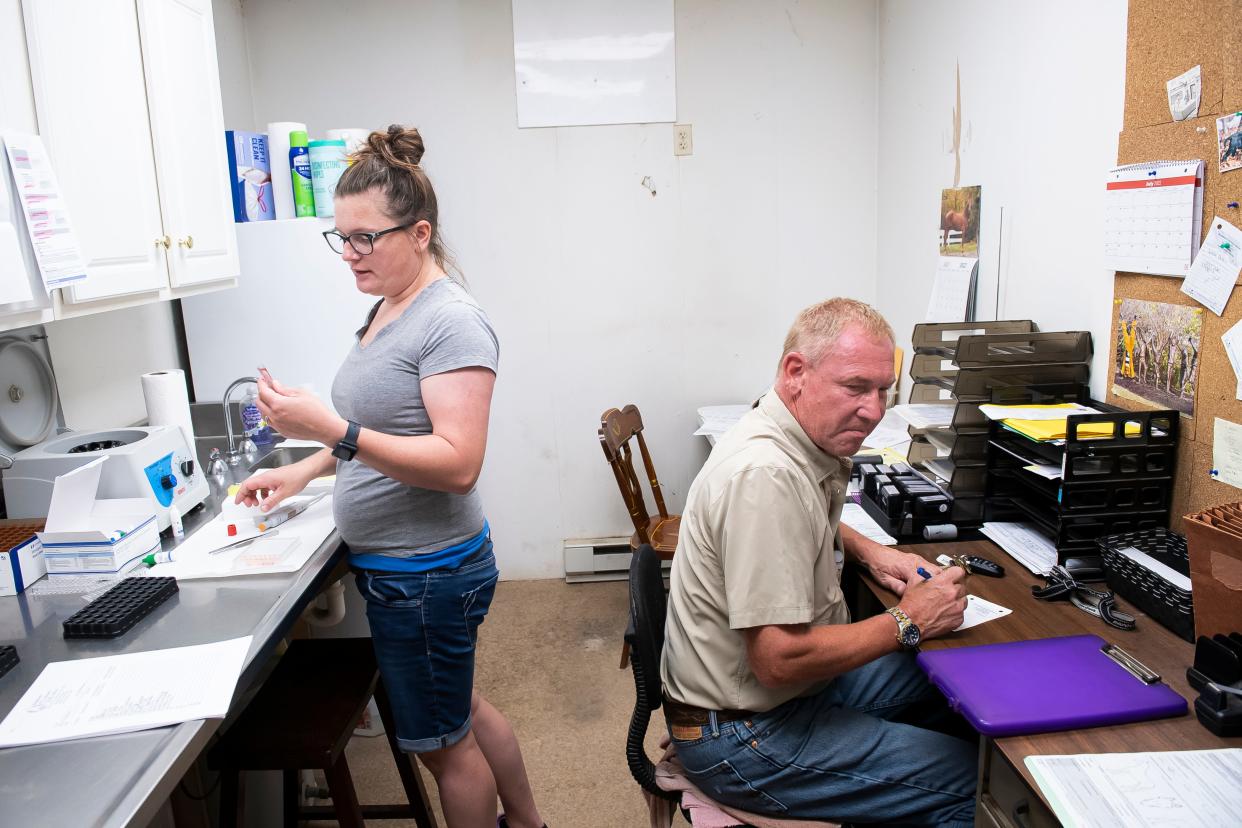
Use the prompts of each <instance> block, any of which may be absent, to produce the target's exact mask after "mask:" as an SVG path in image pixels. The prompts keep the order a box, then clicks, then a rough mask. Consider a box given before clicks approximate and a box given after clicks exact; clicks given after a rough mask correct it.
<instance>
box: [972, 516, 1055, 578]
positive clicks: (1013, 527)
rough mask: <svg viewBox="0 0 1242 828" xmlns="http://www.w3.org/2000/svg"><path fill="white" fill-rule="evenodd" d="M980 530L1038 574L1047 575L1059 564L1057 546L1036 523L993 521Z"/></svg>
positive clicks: (1016, 559)
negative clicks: (1036, 526)
mask: <svg viewBox="0 0 1242 828" xmlns="http://www.w3.org/2000/svg"><path fill="white" fill-rule="evenodd" d="M979 531H980V532H982V533H983V534H984V535H986V536H987V537H988V538H991V540H992V542H993V543H995V544H996V545H997V546H999V547H1000V548H1001V549H1003V550H1005V552H1007V553H1008V554H1009V557H1011V558H1013V559H1014V560H1015V561H1017V562H1018V563H1020V564H1022V565H1023V566H1025V567H1026V568H1027V569H1029V570H1030V571H1031V572H1034V573H1035V574H1036V575H1045V574H1047V572H1048V570H1050V569H1052V568H1053V567H1054V566H1056V565H1057V548H1056V546H1055V545H1054V544H1053V543H1052V541H1051V540H1049V539H1048V536H1047V535H1045V534H1044V533H1043V532H1041V531H1039V530H1038V529H1036V528H1035V526H1034V524H1030V523H997V522H991V523H985V524H983V526H982V527H980V529H979Z"/></svg>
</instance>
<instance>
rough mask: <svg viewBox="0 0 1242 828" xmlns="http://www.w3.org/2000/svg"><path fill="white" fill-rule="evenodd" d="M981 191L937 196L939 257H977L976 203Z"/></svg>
mask: <svg viewBox="0 0 1242 828" xmlns="http://www.w3.org/2000/svg"><path fill="white" fill-rule="evenodd" d="M982 193H983V188H982V187H957V188H950V189H947V190H942V191H941V192H940V255H941V256H970V257H977V256H978V255H979V202H980V199H981V196H982Z"/></svg>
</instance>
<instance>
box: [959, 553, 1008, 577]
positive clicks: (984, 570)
mask: <svg viewBox="0 0 1242 828" xmlns="http://www.w3.org/2000/svg"><path fill="white" fill-rule="evenodd" d="M966 565H967V566H969V567H970V571H971V572H973V573H974V574H976V575H986V576H988V577H989V578H1001V577H1003V576H1004V574H1005V568H1004V567H1003V566H1001V565H1000V564H998V563H996V562H995V561H989V560H988V559H987V558H980V557H979V556H978V555H967V556H966Z"/></svg>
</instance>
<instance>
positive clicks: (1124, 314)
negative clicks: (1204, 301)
mask: <svg viewBox="0 0 1242 828" xmlns="http://www.w3.org/2000/svg"><path fill="white" fill-rule="evenodd" d="M1117 301H1118V303H1119V304H1120V306H1121V307H1120V313H1119V314H1118V323H1117V324H1118V330H1117V339H1116V352H1115V354H1114V359H1113V393H1114V394H1116V395H1117V396H1118V397H1122V398H1124V399H1127V400H1133V401H1135V402H1141V403H1147V404H1149V405H1151V406H1153V407H1155V408H1175V409H1177V410H1178V411H1180V412H1182V414H1184V415H1186V416H1187V417H1193V416H1194V413H1195V386H1196V384H1197V382H1198V379H1199V352H1200V341H1201V336H1202V333H1203V308H1193V307H1190V306H1188V305H1170V304H1166V303H1164V302H1147V301H1144V300H1141V299H1119V300H1117Z"/></svg>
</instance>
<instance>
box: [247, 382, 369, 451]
mask: <svg viewBox="0 0 1242 828" xmlns="http://www.w3.org/2000/svg"><path fill="white" fill-rule="evenodd" d="M259 411H260V412H261V413H262V414H263V416H264V417H265V418H266V419H267V422H268V425H270V426H271V427H272V428H274V429H276V430H277V431H278V432H280V433H281V434H283V435H284V436H285V437H288V438H291V439H295V440H314V441H316V442H319V443H323V444H324V445H325V446H330V445H335V444H336V442H337V441H338V440H340V439H341V438H342V437H344V436H345V430H346V426H347V425H348V424H347V423H346V422H345V420H343V419H341V418H340V417H339V416H337V414H336V412H334V411H333V410H332V409H330V408H328V407H327V406H326V405H324V404H323V403H322V402H320V400H319V398H318V397H316V396H315V395H314V394H312V393H310V392H309V391H304V390H303V389H301V388H287V387H285V386H284V385H282V384H281V383H280V382H278V381H277V380H275V379H273V380H272V381H271V382H268V381H267V380H265V379H260V380H259Z"/></svg>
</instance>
